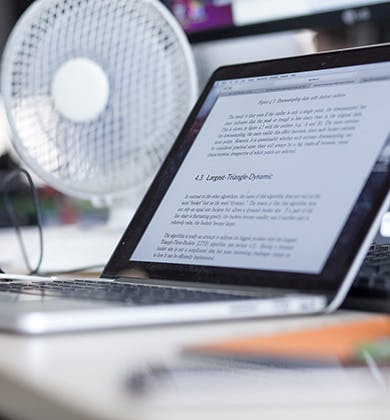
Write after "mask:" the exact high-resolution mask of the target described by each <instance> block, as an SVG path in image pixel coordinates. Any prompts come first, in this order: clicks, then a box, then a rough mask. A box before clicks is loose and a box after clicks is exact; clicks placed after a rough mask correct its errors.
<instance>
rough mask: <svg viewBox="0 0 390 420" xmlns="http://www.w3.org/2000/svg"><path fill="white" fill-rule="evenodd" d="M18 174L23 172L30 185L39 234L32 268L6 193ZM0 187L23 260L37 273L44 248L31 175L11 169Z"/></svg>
mask: <svg viewBox="0 0 390 420" xmlns="http://www.w3.org/2000/svg"><path fill="white" fill-rule="evenodd" d="M20 174H23V175H24V176H25V177H26V178H27V181H28V184H29V186H30V191H31V194H32V196H33V201H34V209H35V216H36V222H37V228H38V235H39V258H38V262H37V264H36V266H35V268H33V267H32V265H31V263H30V259H29V257H28V254H27V250H26V246H25V244H24V240H23V236H22V233H21V229H20V224H19V222H18V220H17V218H16V217H15V211H14V210H15V209H14V208H13V205H12V203H11V200H10V199H9V194H8V192H9V188H10V184H11V182H12V181H13V180H14V179H15V178H16V177H18V176H19V175H20ZM1 187H2V188H1V190H2V192H3V200H4V205H5V209H6V212H7V215H8V217H9V219H10V221H11V223H12V225H13V227H14V228H15V231H16V236H17V238H18V242H19V245H20V249H21V251H22V256H23V260H24V262H25V264H26V266H27V269H28V271H29V272H30V274H37V273H38V271H39V269H40V267H41V264H42V260H43V252H44V250H43V231H42V214H41V208H40V204H39V197H38V192H37V189H36V187H35V184H34V181H33V180H32V178H31V175H30V174H29V173H28V172H27V171H26V170H25V169H23V168H17V169H14V170H13V171H11V172H10V173H9V174H7V175H6V176H5V177H4V179H3V181H2V185H1Z"/></svg>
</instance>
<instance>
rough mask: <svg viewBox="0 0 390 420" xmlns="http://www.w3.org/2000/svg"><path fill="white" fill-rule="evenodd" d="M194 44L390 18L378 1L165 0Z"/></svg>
mask: <svg viewBox="0 0 390 420" xmlns="http://www.w3.org/2000/svg"><path fill="white" fill-rule="evenodd" d="M163 2H164V3H165V4H166V5H167V6H168V7H169V9H170V10H171V11H172V13H173V14H174V15H175V16H176V18H177V19H178V20H179V22H180V23H181V25H182V26H183V28H184V30H185V32H186V33H187V34H188V37H189V39H190V41H191V42H192V43H196V42H204V41H210V40H214V39H225V38H228V37H237V36H243V35H254V34H259V33H271V32H280V31H286V30H296V29H302V28H319V27H331V26H340V25H346V26H350V25H353V24H356V23H358V22H362V21H372V20H375V21H378V20H383V19H386V18H390V2H384V1H378V0H293V1H291V0H163Z"/></svg>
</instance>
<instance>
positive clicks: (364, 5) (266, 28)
mask: <svg viewBox="0 0 390 420" xmlns="http://www.w3.org/2000/svg"><path fill="white" fill-rule="evenodd" d="M162 1H163V3H164V4H165V5H166V6H167V7H168V8H169V9H170V10H171V11H172V13H173V14H174V15H175V16H176V18H177V19H178V20H179V22H180V23H181V25H182V27H183V28H184V30H185V32H186V33H187V35H188V38H189V40H190V41H191V43H192V44H193V50H194V53H195V56H196V62H197V66H198V74H199V79H200V85H201V87H202V86H203V85H204V83H205V82H206V80H207V79H208V77H209V76H210V74H211V73H212V71H213V70H215V68H217V67H219V66H221V65H225V64H231V63H238V62H244V61H256V60H261V59H267V58H275V57H280V56H286V55H294V54H300V53H305V52H313V51H314V45H313V43H312V42H311V41H312V33H311V32H309V31H303V29H320V28H321V29H324V28H325V29H333V28H340V27H344V28H352V27H356V26H357V24H360V26H359V28H358V30H357V31H356V32H357V33H358V38H359V39H356V38H357V37H356V36H354V39H353V40H352V41H351V40H347V41H346V42H345V43H344V44H343V45H341V46H349V45H351V46H352V45H364V44H370V43H374V42H380V41H381V39H380V37H379V36H378V35H377V33H376V30H375V34H374V35H373V31H372V30H371V27H370V26H369V25H370V24H371V23H373V22H374V23H375V25H377V24H378V23H380V22H385V21H386V19H390V2H383V1H375V0H162ZM362 23H363V24H365V26H364V27H362V25H361V24H362ZM375 29H376V28H375ZM338 46H339V45H337V44H335V47H338ZM324 48H325V49H328V48H332V45H330V47H328V46H327V45H326V46H325V47H324ZM324 48H322V49H324Z"/></svg>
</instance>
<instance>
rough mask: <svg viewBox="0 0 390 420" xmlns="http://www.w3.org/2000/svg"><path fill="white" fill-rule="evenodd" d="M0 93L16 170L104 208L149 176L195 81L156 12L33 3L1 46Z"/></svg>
mask: <svg viewBox="0 0 390 420" xmlns="http://www.w3.org/2000/svg"><path fill="white" fill-rule="evenodd" d="M1 88H2V95H3V99H4V104H5V108H6V112H7V116H8V120H9V122H10V126H11V129H12V134H13V135H12V142H13V144H14V147H15V149H16V151H17V152H18V154H19V156H20V158H21V159H22V161H23V162H24V163H25V164H26V165H27V166H28V167H30V168H31V169H32V170H33V171H34V172H35V173H36V175H38V176H39V177H40V178H42V179H43V180H44V181H45V182H46V183H48V184H49V185H50V186H52V187H54V188H56V189H58V190H60V191H62V192H63V193H66V194H70V195H73V196H76V197H79V198H84V199H89V200H91V201H92V202H93V203H94V204H99V203H103V204H108V205H109V204H111V203H112V201H113V200H115V199H118V198H121V197H128V196H130V195H131V194H132V192H134V191H135V190H137V188H140V186H143V185H144V183H145V181H146V180H150V179H151V177H152V176H153V175H154V174H155V172H156V170H157V169H158V167H159V163H160V162H161V160H162V159H163V158H164V157H165V155H166V153H167V151H168V149H169V147H170V145H171V144H172V142H173V140H174V139H175V136H176V135H177V133H178V131H179V129H180V127H181V125H182V124H183V122H184V119H185V117H186V115H187V113H188V111H189V109H190V107H191V105H192V104H193V102H194V100H195V98H196V94H197V80H196V72H195V66H194V61H193V57H192V53H191V50H190V47H189V44H188V41H187V39H186V37H185V35H184V33H183V32H182V29H181V28H180V27H179V25H178V23H177V22H176V21H175V19H174V18H173V16H172V15H171V14H170V13H169V12H168V10H167V9H166V8H165V6H163V5H162V4H161V3H160V2H158V1H156V0H38V1H36V2H35V3H33V4H32V5H31V6H30V8H29V9H28V10H27V11H26V12H25V13H24V15H23V16H22V17H21V18H20V20H19V21H18V23H17V25H16V26H15V28H14V30H13V32H12V34H11V36H10V38H9V40H8V42H7V45H6V48H5V52H4V56H3V63H2V84H1ZM128 211H130V210H128Z"/></svg>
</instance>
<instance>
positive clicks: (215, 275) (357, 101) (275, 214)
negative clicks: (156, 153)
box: [103, 46, 390, 290]
mask: <svg viewBox="0 0 390 420" xmlns="http://www.w3.org/2000/svg"><path fill="white" fill-rule="evenodd" d="M386 54H387V56H390V47H388V46H387V47H377V48H376V49H375V48H366V49H361V50H350V51H341V52H335V53H326V54H317V55H312V56H303V57H295V58H287V59H281V60H271V61H268V62H261V63H250V64H243V65H237V66H230V67H224V68H221V69H220V70H218V71H217V72H216V73H215V75H214V76H213V78H212V79H211V80H210V82H209V84H208V86H207V87H206V89H205V91H204V92H203V94H202V96H201V98H200V100H199V101H198V103H197V105H196V106H195V108H194V110H193V112H192V113H191V115H190V117H189V119H188V120H187V122H186V124H185V126H184V128H183V130H182V132H181V133H180V135H179V137H178V139H177V141H176V143H175V144H174V146H173V148H172V150H171V151H170V153H169V155H168V157H167V159H166V161H165V162H164V164H163V165H162V168H161V169H160V171H159V173H158V175H157V177H156V179H155V180H154V182H153V184H152V186H151V188H150V190H149V192H148V193H147V195H146V197H145V198H144V200H143V202H142V204H141V206H140V208H139V209H138V211H137V213H136V215H135V216H134V218H133V220H132V222H131V223H130V225H129V228H128V229H127V231H126V232H125V234H124V236H123V238H122V241H121V242H120V244H119V245H118V248H117V250H116V252H115V253H114V255H113V257H112V258H111V260H110V262H109V264H108V265H107V267H106V269H105V271H104V273H103V275H106V276H118V274H119V275H120V276H122V275H123V276H132V275H133V274H135V275H138V276H141V277H144V278H152V277H153V278H170V279H174V280H186V281H191V280H195V281H198V280H199V281H206V282H217V283H221V282H227V283H229V284H237V283H239V284H248V285H260V286H264V285H266V286H275V287H294V288H296V287H298V288H301V289H305V288H309V289H312V288H320V289H321V290H322V289H323V288H324V287H325V288H328V287H329V288H333V287H336V286H337V284H339V283H340V281H341V280H342V279H343V278H344V276H345V275H346V273H347V272H348V270H349V268H350V266H351V264H352V262H353V261H354V259H355V257H356V255H357V253H358V251H359V249H360V246H361V245H362V243H363V241H364V240H365V238H366V236H367V234H368V232H369V231H370V227H371V225H372V223H373V222H374V220H376V218H377V213H378V210H379V209H380V208H381V206H383V202H384V199H385V198H386V196H387V194H388V189H389V159H390V138H389V134H390V120H389V117H388V100H389V99H388V98H389V97H390V62H389V61H387V59H386V58H385V57H386ZM313 280H315V281H313Z"/></svg>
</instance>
